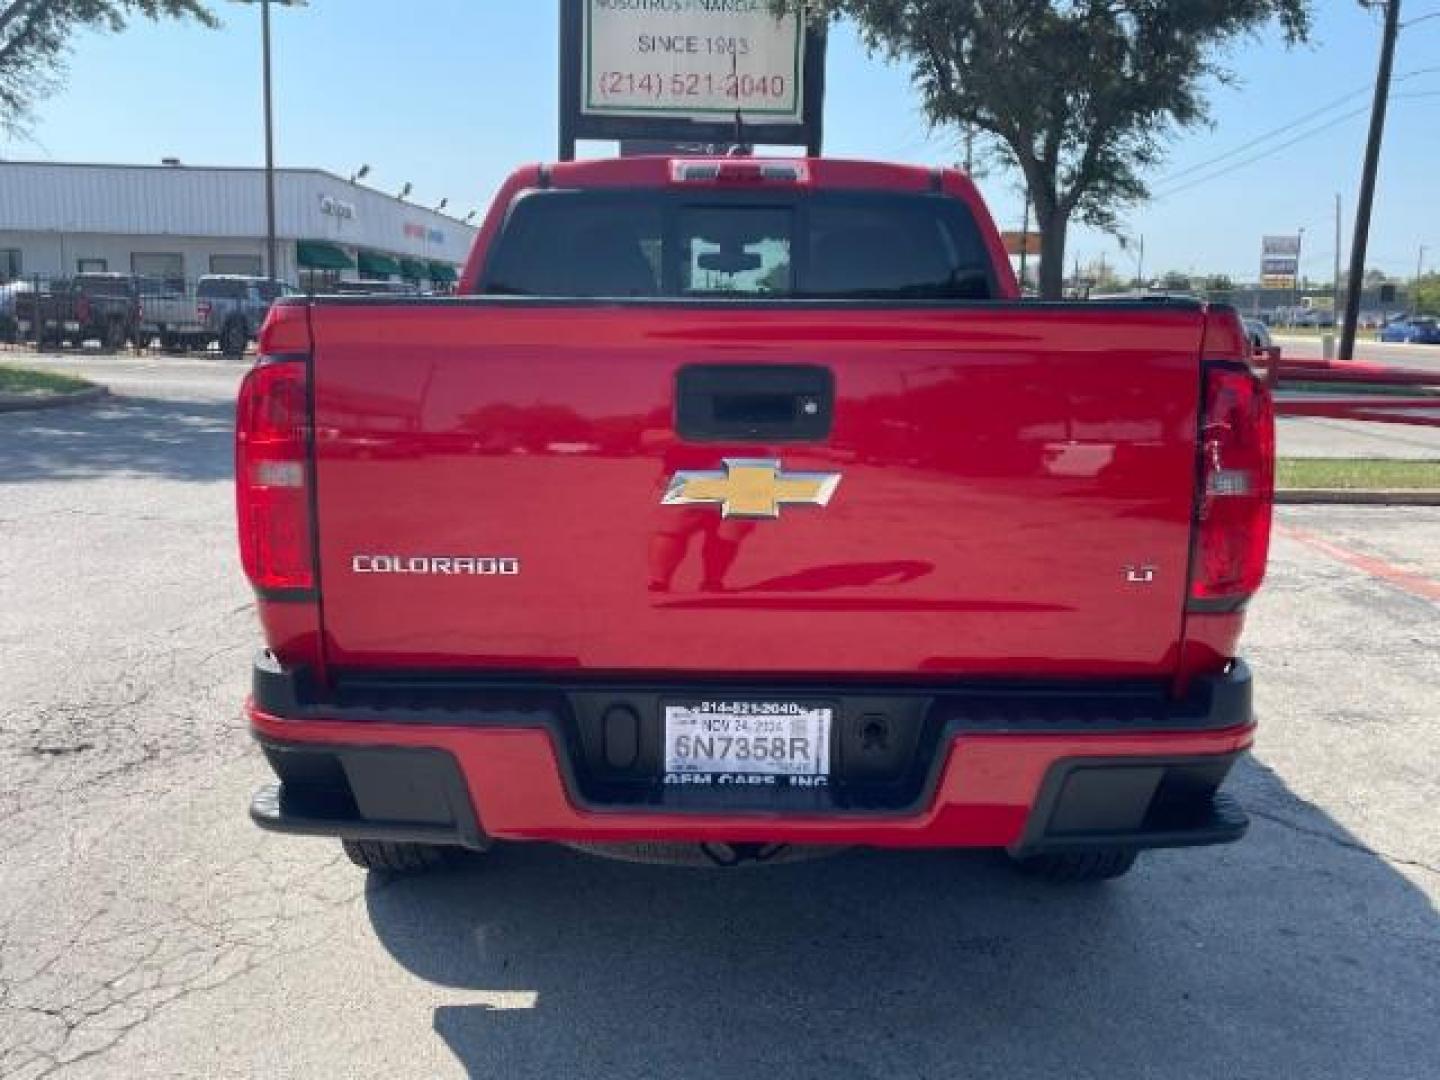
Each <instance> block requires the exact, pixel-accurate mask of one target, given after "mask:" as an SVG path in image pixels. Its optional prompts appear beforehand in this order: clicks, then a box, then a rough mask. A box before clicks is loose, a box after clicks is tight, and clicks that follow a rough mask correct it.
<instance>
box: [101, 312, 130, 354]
mask: <svg viewBox="0 0 1440 1080" xmlns="http://www.w3.org/2000/svg"><path fill="white" fill-rule="evenodd" d="M100 344H101V345H102V346H104V348H105V351H106V352H112V353H113V352H119V351H120V350H121V349H123V348H124V347H125V323H124V322H122V321H121V320H120V319H110V320H109V321H107V322H106V323H105V331H104V336H102V337H101V339H100Z"/></svg>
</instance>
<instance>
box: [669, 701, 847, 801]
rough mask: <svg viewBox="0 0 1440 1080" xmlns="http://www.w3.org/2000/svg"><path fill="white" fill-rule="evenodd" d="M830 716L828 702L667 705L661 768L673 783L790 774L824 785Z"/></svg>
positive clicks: (793, 779)
mask: <svg viewBox="0 0 1440 1080" xmlns="http://www.w3.org/2000/svg"><path fill="white" fill-rule="evenodd" d="M833 716H834V709H832V708H831V707H829V706H825V705H814V704H807V703H802V702H794V701H697V702H686V703H683V704H667V705H666V706H665V772H666V774H667V776H668V777H669V778H670V780H671V782H673V783H684V782H687V781H688V779H689V778H692V777H693V778H694V780H695V782H701V783H703V782H707V781H706V780H705V779H702V778H710V777H714V778H724V777H731V778H735V780H736V781H737V782H752V781H749V780H747V778H776V777H789V778H790V779H791V782H793V783H797V784H805V783H807V782H809V783H816V784H823V783H824V782H825V779H824V778H825V777H828V776H829V775H830V723H831V720H832V719H833ZM753 782H773V780H765V779H756V780H754V781H753Z"/></svg>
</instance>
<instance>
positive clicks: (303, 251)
mask: <svg viewBox="0 0 1440 1080" xmlns="http://www.w3.org/2000/svg"><path fill="white" fill-rule="evenodd" d="M295 262H296V265H298V266H302V267H304V268H305V269H306V270H352V269H354V267H355V260H354V259H352V258H351V257H350V256H349V255H347V254H345V249H344V248H342V247H337V246H335V245H334V244H327V243H325V242H324V241H322V240H297V241H296V242H295Z"/></svg>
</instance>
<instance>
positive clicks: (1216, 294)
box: [1205, 274, 1235, 300]
mask: <svg viewBox="0 0 1440 1080" xmlns="http://www.w3.org/2000/svg"><path fill="white" fill-rule="evenodd" d="M1234 291H1235V283H1234V282H1233V281H1231V280H1230V275H1229V274H1207V275H1206V277H1205V295H1206V296H1208V297H1210V298H1211V299H1212V300H1213V299H1217V298H1220V297H1224V296H1228V295H1230V294H1231V293H1233V292H1234Z"/></svg>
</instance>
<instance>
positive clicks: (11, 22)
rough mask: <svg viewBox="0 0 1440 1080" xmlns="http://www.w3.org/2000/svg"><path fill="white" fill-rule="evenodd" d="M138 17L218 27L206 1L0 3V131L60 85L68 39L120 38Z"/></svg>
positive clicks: (8, 128)
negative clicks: (91, 34) (78, 35)
mask: <svg viewBox="0 0 1440 1080" xmlns="http://www.w3.org/2000/svg"><path fill="white" fill-rule="evenodd" d="M137 15H139V16H144V17H146V18H149V19H162V18H175V19H193V20H194V21H196V22H198V23H200V24H201V25H202V26H208V27H215V26H219V25H220V22H219V20H218V19H217V18H216V17H215V15H214V13H213V12H211V10H210V9H209V7H207V6H206V4H205V3H204V0H0V132H3V131H9V132H15V131H18V130H19V129H20V128H21V126H22V124H23V122H24V120H25V118H26V117H27V116H28V115H29V114H30V110H31V108H32V107H33V106H34V104H35V102H36V101H38V100H39V99H40V98H42V97H43V96H44V95H45V94H46V93H47V92H48V91H50V90H52V89H53V88H54V87H55V85H56V84H57V83H58V82H59V79H60V76H61V75H62V74H63V73H64V69H65V53H66V47H67V44H68V42H69V40H70V37H71V35H73V34H74V33H75V32H76V31H77V30H109V31H111V32H114V33H118V32H119V31H121V30H124V29H125V25H126V22H127V20H129V19H131V18H134V17H135V16H137Z"/></svg>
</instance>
